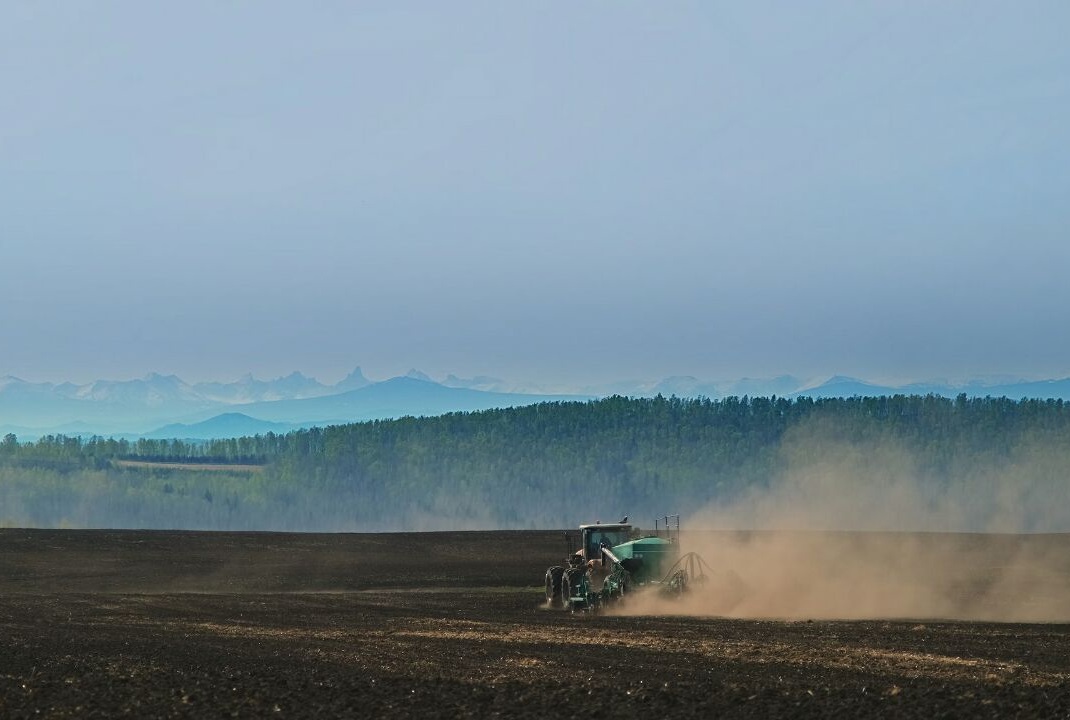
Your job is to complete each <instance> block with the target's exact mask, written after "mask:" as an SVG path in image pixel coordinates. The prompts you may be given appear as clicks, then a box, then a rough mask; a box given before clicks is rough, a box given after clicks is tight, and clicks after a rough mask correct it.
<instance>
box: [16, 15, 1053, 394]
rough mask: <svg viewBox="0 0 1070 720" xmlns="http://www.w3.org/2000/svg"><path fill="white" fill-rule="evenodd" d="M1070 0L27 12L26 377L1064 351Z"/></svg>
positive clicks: (859, 367) (966, 357)
mask: <svg viewBox="0 0 1070 720" xmlns="http://www.w3.org/2000/svg"><path fill="white" fill-rule="evenodd" d="M1067 27H1070V5H1067V4H1066V3H1063V2H1018V3H1006V2H941V3H926V2H905V3H856V2H815V3H787V2H741V3H722V2H714V1H712V0H706V1H704V2H694V3H684V2H682V3H672V4H664V3H631V2H593V3H559V4H553V3H500V2H486V3H470V2H457V3H439V2H434V3H431V2H429V3H398V2H383V3H376V2H364V3H350V2H337V3H333V2H322V3H306V4H295V3H276V2H257V3H252V2H228V3H218V2H196V1H191V2H183V3H170V4H159V3H135V2H104V1H102V2H69V3H53V4H45V3H29V2H25V3H22V2H20V3H6V4H4V5H3V7H2V8H0V88H2V89H3V92H2V93H0V258H2V260H0V375H3V374H8V373H11V374H15V375H19V376H21V377H24V378H26V379H30V380H53V381H56V380H66V379H70V380H73V381H77V382H84V381H88V380H92V379H95V378H98V377H108V378H123V377H134V376H140V375H144V374H145V373H147V372H150V371H159V372H165V373H170V372H174V373H177V374H179V375H180V376H182V377H183V378H186V379H188V380H191V381H192V380H200V379H221V380H226V379H233V378H235V377H237V376H238V375H240V374H242V373H245V372H250V371H251V372H253V373H255V374H257V375H258V376H264V377H269V376H276V375H281V374H284V373H287V372H289V371H290V370H293V369H300V370H303V371H305V372H306V373H309V374H312V375H315V376H316V377H318V378H320V379H321V380H324V381H334V380H337V379H340V378H341V377H342V376H343V375H344V374H345V373H346V372H348V370H350V369H352V367H353V366H354V365H357V364H360V365H362V366H364V368H365V369H366V371H367V372H368V374H369V375H373V376H380V377H385V376H389V375H394V374H399V373H401V372H404V371H405V370H407V369H408V368H409V367H413V366H415V367H419V368H420V369H422V370H424V371H426V372H428V373H430V374H432V375H442V374H445V373H447V372H455V373H458V374H461V375H473V374H492V375H496V376H499V377H505V378H509V379H514V380H527V381H536V382H547V383H569V382H595V381H600V380H613V379H622V378H647V377H650V378H653V377H662V376H666V375H674V374H692V375H697V376H700V377H704V378H709V379H717V378H735V377H741V376H748V375H749V376H763V375H764V376H768V375H774V374H779V373H785V372H789V373H795V374H798V375H802V376H820V375H831V374H837V373H840V374H852V375H858V376H864V377H869V378H873V379H920V378H928V377H934V376H944V377H952V378H962V377H968V376H972V375H979V374H989V373H1000V374H1002V373H1008V374H1018V375H1023V376H1030V377H1038V376H1065V375H1068V374H1070V332H1068V331H1067V330H1066V327H1067V324H1068V323H1067V320H1068V309H1070V282H1068V280H1070V236H1068V232H1067V231H1068V229H1070V202H1068V201H1067V200H1068V198H1070V130H1068V128H1070V43H1066V42H1065V37H1064V36H1065V29H1066V28H1067Z"/></svg>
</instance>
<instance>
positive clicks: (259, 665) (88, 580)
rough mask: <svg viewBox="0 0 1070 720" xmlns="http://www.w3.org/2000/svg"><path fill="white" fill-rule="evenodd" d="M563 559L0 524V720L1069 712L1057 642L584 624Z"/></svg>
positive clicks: (466, 536)
mask: <svg viewBox="0 0 1070 720" xmlns="http://www.w3.org/2000/svg"><path fill="white" fill-rule="evenodd" d="M959 542H961V540H959ZM1045 542H1047V543H1049V544H1050V543H1056V544H1059V543H1060V542H1061V545H1062V546H1063V547H1064V548H1065V550H1066V555H1065V557H1070V538H1064V539H1063V540H1061V541H1060V540H1058V538H1056V539H1053V538H1052V537H1051V536H1048V537H1047V538H1046V539H1045ZM562 549H563V547H562V541H561V533H560V531H546V532H542V531H539V532H466V533H411V534H376V535H360V534H352V535H347V534H339V535H302V534H273V533H191V532H139V531H51V530H48V531H44V530H0V718H31V717H33V718H38V717H72V718H74V717H76V718H92V717H101V718H105V717H123V716H125V717H137V718H155V717H160V718H170V717H190V718H194V717H196V718H199V717H228V716H237V717H264V716H270V717H316V718H327V717H338V716H341V717H406V718H410V717H421V718H423V717H429V718H436V717H443V718H457V717H471V718H487V717H510V718H512V717H542V718H555V717H588V718H631V717H644V718H652V717H653V718H661V717H666V718H670V717H671V718H680V717H684V718H686V717H704V718H705V717H755V718H768V717H784V716H791V717H845V716H846V717H851V716H866V717H907V716H909V717H927V718H936V717H971V718H973V717H1000V718H1007V717H1028V718H1036V717H1070V626H1068V625H1066V624H1022V623H983V622H958V621H946V620H943V621H941V620H935V621H934V620H927V619H918V618H915V619H910V620H897V621H892V620H864V621H850V622H847V621H829V620H822V621H807V620H792V621H783V620H769V619H762V620H748V619H726V618H717V617H678V616H672V615H659V616H629V617H625V616H611V615H600V616H587V615H569V614H567V613H564V612H562V611H558V610H551V609H547V608H546V607H545V604H544V603H543V601H542V587H541V585H542V576H543V572H544V571H545V569H546V567H547V565H549V564H551V563H554V562H557V561H559V560H560V556H561V555H562ZM1059 580H1060V582H1063V581H1065V578H1060V579H1059ZM1060 587H1061V586H1060ZM1067 602H1068V603H1070V598H1067Z"/></svg>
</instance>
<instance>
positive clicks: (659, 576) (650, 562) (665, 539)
mask: <svg viewBox="0 0 1070 720" xmlns="http://www.w3.org/2000/svg"><path fill="white" fill-rule="evenodd" d="M565 539H566V543H567V545H568V556H567V559H566V561H565V563H566V564H565V565H554V566H553V567H551V568H549V569H548V570H547V571H546V602H547V603H548V604H549V605H551V606H553V607H564V608H565V609H567V610H569V611H571V612H592V613H593V612H598V611H599V610H600V609H601V608H602V607H603V606H605V605H607V604H609V603H614V602H619V601H622V600H624V599H625V598H626V597H627V596H628V595H630V594H631V593H633V592H636V591H639V590H642V589H655V588H656V589H657V590H659V591H660V592H662V593H665V594H670V595H673V594H677V595H678V594H680V593H682V592H684V591H686V590H687V589H688V588H689V585H691V584H692V583H698V584H704V583H705V582H706V581H707V578H708V574H707V571H708V570H709V566H708V565H707V564H706V562H705V561H704V560H703V559H702V558H701V557H700V556H699V555H698V554H696V553H686V554H681V553H680V516H679V515H667V516H665V517H664V518H660V519H659V520H658V521H656V522H655V531H654V534H652V535H642V534H641V533H640V532H639V531H638V529H636V528H633V527H632V526H631V525H629V524H628V518H627V516H625V517H624V519H623V520H621V521H620V522H618V523H610V524H602V523H595V524H593V525H580V530H579V543H578V547H577V546H576V543H575V540H576V538H575V535H574V534H571V533H566V534H565Z"/></svg>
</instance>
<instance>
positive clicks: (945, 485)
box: [627, 424, 1070, 622]
mask: <svg viewBox="0 0 1070 720" xmlns="http://www.w3.org/2000/svg"><path fill="white" fill-rule="evenodd" d="M781 455H782V457H781V459H782V461H783V462H782V464H781V467H783V468H784V471H783V472H782V473H781V474H780V475H779V476H778V477H777V478H776V479H775V481H774V482H771V483H770V484H769V485H768V486H767V487H764V488H753V487H752V488H749V489H747V490H746V491H745V492H743V493H742V494H740V495H738V496H737V497H735V498H733V499H732V500H730V501H726V502H722V503H714V504H711V505H710V506H708V507H706V508H704V509H702V510H700V511H698V512H695V513H692V514H690V515H689V516H687V517H686V518H685V521H684V522H685V529H686V528H690V529H691V531H690V532H685V533H684V536H683V538H682V542H681V545H682V549H683V551H685V552H686V551H696V552H699V553H700V554H701V555H702V556H703V557H704V558H705V559H706V561H707V562H708V563H709V565H710V566H711V567H712V568H714V575H713V577H712V578H711V579H710V581H709V583H708V586H707V587H706V588H705V589H699V590H696V591H695V592H691V593H688V594H686V595H685V597H683V598H680V599H679V600H673V601H667V600H663V599H654V597H653V596H649V595H648V597H647V598H645V599H644V600H643V601H641V602H638V603H636V604H629V607H628V609H627V612H629V613H632V612H635V613H643V614H646V613H666V614H709V615H725V616H732V617H759V618H760V617H770V618H795V619H861V618H943V619H963V620H994V621H1038V622H1066V621H1070V534H1065V533H1066V531H1067V530H1070V503H1068V502H1067V500H1068V488H1067V471H1068V468H1070V449H1068V448H1067V447H1066V444H1065V443H1056V442H1052V441H1051V440H1050V438H1033V439H1031V440H1027V441H1025V442H1022V443H1020V445H1019V447H1018V448H1017V449H1016V450H1014V451H1013V452H1012V453H1010V454H1009V455H1008V456H1004V457H1003V459H1002V460H996V459H995V458H993V457H981V458H976V459H973V460H971V461H966V462H964V461H962V459H957V464H956V467H959V468H965V470H964V471H956V472H958V473H959V474H957V475H956V476H955V477H947V476H941V475H940V474H939V473H936V472H932V471H931V470H926V469H925V468H922V467H920V466H919V465H918V463H917V461H916V459H915V456H914V455H913V454H912V453H911V452H910V451H909V448H907V447H904V446H903V445H901V444H898V443H896V442H895V441H890V440H868V441H865V442H860V441H857V440H855V441H848V440H844V439H842V438H841V437H838V436H837V435H836V433H834V432H832V431H831V430H830V429H829V428H827V427H823V426H821V425H819V424H811V425H809V426H803V427H800V428H798V429H796V430H795V431H793V432H791V433H790V434H789V435H788V436H787V437H786V438H785V442H784V443H783V445H782V448H781ZM1060 533H1063V534H1060Z"/></svg>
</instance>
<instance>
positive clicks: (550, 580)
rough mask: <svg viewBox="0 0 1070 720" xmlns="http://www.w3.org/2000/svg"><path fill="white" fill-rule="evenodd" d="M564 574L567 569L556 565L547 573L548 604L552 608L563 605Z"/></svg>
mask: <svg viewBox="0 0 1070 720" xmlns="http://www.w3.org/2000/svg"><path fill="white" fill-rule="evenodd" d="M564 572H565V568H563V567H561V566H560V565H554V566H553V567H552V568H550V569H549V570H547V571H546V603H547V604H548V605H550V606H551V607H558V606H559V605H560V604H561V597H562V592H561V576H562V575H563V574H564Z"/></svg>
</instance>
